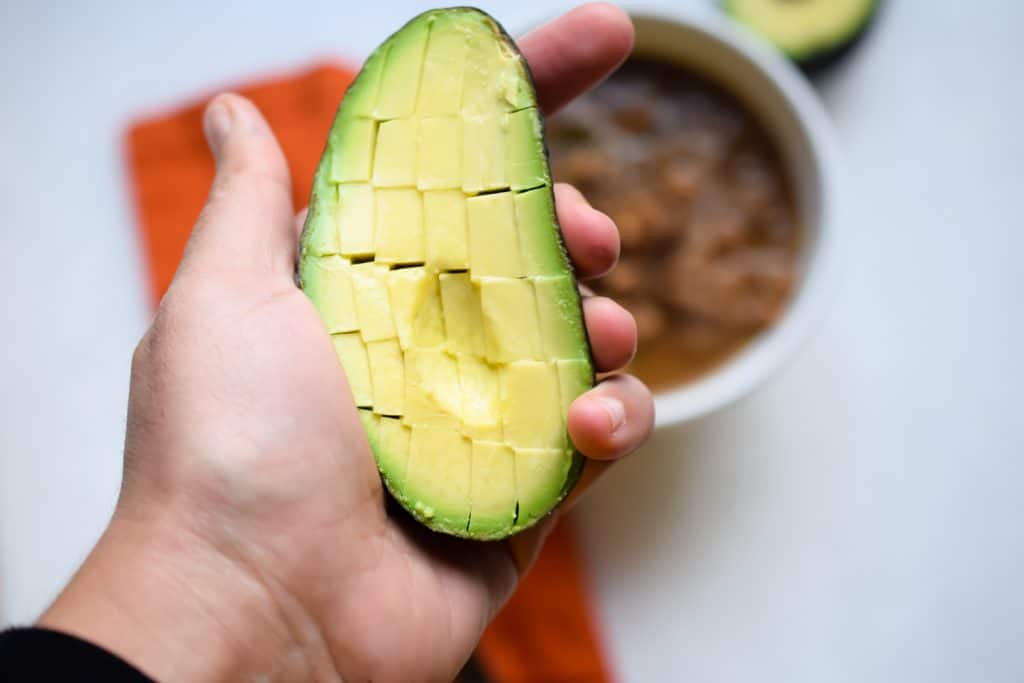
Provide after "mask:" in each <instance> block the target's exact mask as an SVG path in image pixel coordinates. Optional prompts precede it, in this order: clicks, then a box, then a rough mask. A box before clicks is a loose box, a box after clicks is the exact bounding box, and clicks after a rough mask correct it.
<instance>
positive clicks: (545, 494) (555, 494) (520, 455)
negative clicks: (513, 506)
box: [515, 448, 572, 528]
mask: <svg viewBox="0 0 1024 683" xmlns="http://www.w3.org/2000/svg"><path fill="white" fill-rule="evenodd" d="M566 456H567V452H566V451H565V450H561V449H557V448H517V449H515V461H516V497H517V501H518V503H519V517H518V519H517V520H516V527H517V528H525V527H528V526H530V525H531V524H533V523H534V522H536V521H537V520H538V519H540V518H541V517H544V516H545V515H546V514H547V513H548V512H550V511H551V501H552V500H556V501H557V500H558V499H559V498H560V497H561V496H562V495H564V491H565V485H566V481H567V479H568V475H569V471H570V465H571V464H572V459H571V458H569V457H566Z"/></svg>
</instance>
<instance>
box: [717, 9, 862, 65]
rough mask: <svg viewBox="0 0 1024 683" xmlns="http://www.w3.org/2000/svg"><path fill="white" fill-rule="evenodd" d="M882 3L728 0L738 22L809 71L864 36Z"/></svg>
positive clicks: (730, 11)
mask: <svg viewBox="0 0 1024 683" xmlns="http://www.w3.org/2000/svg"><path fill="white" fill-rule="evenodd" d="M879 4H880V0H724V2H723V5H724V8H725V10H726V12H728V13H729V14H730V15H731V16H732V17H733V18H734V19H736V20H737V21H739V22H740V23H741V24H744V25H745V26H747V27H748V28H750V29H751V30H753V31H754V32H755V33H757V34H759V35H760V36H762V37H763V38H765V39H767V40H768V41H769V42H771V43H772V44H774V45H775V46H776V47H777V48H779V49H780V50H781V51H782V52H783V53H785V54H786V56H788V57H789V58H790V59H792V60H793V61H795V62H797V63H798V64H800V65H801V66H804V67H805V68H813V67H816V66H819V65H824V64H825V63H828V62H831V61H832V60H833V59H835V58H836V57H838V56H839V55H841V54H843V53H845V52H846V50H847V49H848V48H849V47H851V46H852V45H853V44H854V43H855V42H856V40H857V39H858V38H859V37H860V36H861V35H862V34H863V33H864V31H865V30H866V29H867V27H868V25H869V24H870V23H871V19H872V18H873V17H874V15H875V12H876V10H877V8H878V5H879Z"/></svg>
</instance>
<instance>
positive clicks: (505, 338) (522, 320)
mask: <svg viewBox="0 0 1024 683" xmlns="http://www.w3.org/2000/svg"><path fill="white" fill-rule="evenodd" d="M480 310H481V313H482V317H483V323H484V345H485V349H486V357H487V360H488V361H490V362H492V363H507V362H510V361H515V360H529V359H536V358H541V357H542V354H541V338H540V323H539V321H538V318H537V305H536V299H535V297H534V294H533V287H531V286H530V281H529V280H520V279H515V278H507V277H488V278H481V280H480Z"/></svg>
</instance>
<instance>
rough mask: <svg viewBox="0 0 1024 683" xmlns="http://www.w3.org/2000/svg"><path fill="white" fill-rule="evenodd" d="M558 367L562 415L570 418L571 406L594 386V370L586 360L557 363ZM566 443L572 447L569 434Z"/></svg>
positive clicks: (560, 361)
mask: <svg viewBox="0 0 1024 683" xmlns="http://www.w3.org/2000/svg"><path fill="white" fill-rule="evenodd" d="M555 365H556V366H557V367H558V393H559V398H560V400H561V402H562V415H566V416H568V414H569V406H571V405H572V402H573V401H575V400H576V399H577V398H579V397H580V396H582V395H583V394H585V393H586V392H588V391H589V390H590V388H591V387H592V386H594V369H593V367H592V366H591V365H590V361H589V360H588V359H586V358H576V359H572V360H559V361H555ZM566 442H567V444H568V445H570V446H571V445H572V442H571V439H570V437H569V434H568V432H566Z"/></svg>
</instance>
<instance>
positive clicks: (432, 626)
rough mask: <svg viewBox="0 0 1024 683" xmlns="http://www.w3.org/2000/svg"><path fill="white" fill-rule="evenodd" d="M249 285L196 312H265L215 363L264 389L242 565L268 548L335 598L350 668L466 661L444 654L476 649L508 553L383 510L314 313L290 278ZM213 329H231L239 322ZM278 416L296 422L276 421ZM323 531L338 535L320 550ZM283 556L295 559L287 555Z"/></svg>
mask: <svg viewBox="0 0 1024 683" xmlns="http://www.w3.org/2000/svg"><path fill="white" fill-rule="evenodd" d="M253 284H254V282H251V281H246V280H244V281H243V282H241V283H240V284H239V286H238V287H237V288H234V289H235V294H234V295H233V296H232V297H223V296H222V297H221V301H224V302H225V303H224V306H225V308H227V309H229V310H217V309H214V310H211V309H210V308H208V307H206V308H202V310H205V311H208V312H209V313H210V314H211V323H212V322H213V321H214V320H218V319H219V320H238V319H241V314H242V313H243V312H244V311H252V310H259V311H261V313H260V315H258V316H249V318H248V320H249V324H250V325H251V329H250V330H247V331H246V332H247V333H246V334H243V335H242V336H243V337H244V338H245V339H246V340H247V341H248V342H251V343H252V344H255V348H253V347H252V344H250V350H249V352H248V353H247V354H246V355H245V356H240V357H239V360H242V359H243V358H244V359H245V362H244V364H243V363H239V364H237V365H235V366H234V367H232V366H228V367H224V368H223V370H224V377H223V380H224V384H223V390H224V391H230V392H237V391H239V390H240V389H242V390H244V388H245V387H246V386H248V387H250V388H251V393H252V395H258V396H259V399H258V401H257V402H256V403H255V404H250V405H248V406H247V411H246V412H247V414H248V421H249V423H250V428H251V429H252V430H253V431H254V433H258V434H261V435H262V436H261V441H260V443H261V444H265V445H266V448H263V447H261V449H260V450H261V454H260V456H259V459H258V460H256V464H257V466H247V467H244V468H242V469H240V470H239V471H236V472H235V473H234V477H235V487H236V489H239V490H242V491H247V492H248V493H247V494H246V495H247V496H251V497H252V499H251V502H252V509H253V510H262V511H265V512H264V514H262V515H260V516H252V515H249V516H248V517H247V526H249V528H248V529H247V533H246V534H245V538H244V552H245V553H246V555H247V556H248V558H249V561H254V560H256V559H257V558H265V557H273V558H275V561H274V563H273V565H272V566H267V567H266V568H263V569H261V571H265V572H268V573H269V572H274V573H281V572H282V568H283V567H284V568H285V569H284V571H285V572H286V573H287V576H285V575H282V576H280V577H279V578H280V580H282V581H287V584H288V585H301V586H302V589H301V591H302V593H303V594H302V595H299V596H298V598H299V599H300V600H301V601H303V602H305V603H307V604H310V605H313V604H317V605H328V606H330V609H328V611H327V613H326V614H325V615H324V621H325V625H326V628H325V639H326V640H327V644H328V645H329V647H330V649H331V651H332V654H333V655H334V657H335V660H336V661H340V662H344V667H351V672H352V675H353V676H354V677H355V678H359V677H361V676H368V677H372V678H373V679H374V680H411V679H412V678H414V677H418V676H424V674H427V675H426V676H425V677H426V678H428V679H430V680H434V679H438V680H440V679H444V678H449V679H450V678H451V677H452V676H453V675H454V674H455V673H456V670H457V668H458V666H459V664H460V663H461V656H452V653H465V652H468V651H469V650H470V649H472V646H473V644H474V643H475V642H476V639H477V638H478V637H479V633H480V629H481V626H482V623H484V622H482V621H481V620H482V619H483V618H489V617H490V616H491V615H490V613H489V612H490V609H491V608H490V607H489V605H490V599H489V596H490V595H491V591H492V589H493V587H494V586H493V582H496V581H499V582H504V583H505V585H506V586H511V583H512V581H513V580H514V576H515V575H514V571H515V570H514V568H513V566H512V564H511V562H510V555H509V554H508V551H507V550H506V549H504V548H502V547H501V546H500V545H499V544H480V543H468V542H463V541H458V540H456V539H447V538H444V537H440V536H437V535H436V534H432V533H430V532H426V531H425V530H421V529H420V528H419V527H418V526H417V525H415V523H411V522H409V520H407V519H406V518H405V517H404V515H403V514H401V513H399V514H397V515H395V516H393V517H392V516H389V515H388V514H387V513H386V511H385V510H386V507H385V502H384V495H385V494H384V492H383V489H382V486H381V483H380V478H379V476H378V475H377V470H376V467H375V466H374V464H373V458H372V457H371V455H370V450H369V444H368V443H367V441H366V438H365V436H364V435H363V430H362V428H361V425H360V421H359V418H358V415H357V413H356V409H355V406H354V405H353V403H352V400H351V398H350V397H349V392H348V390H347V387H346V385H345V384H344V382H345V378H344V374H343V372H342V371H341V368H340V366H339V364H338V362H337V359H336V357H335V355H334V350H333V348H332V346H331V344H330V342H329V341H328V340H327V337H326V336H325V335H324V331H323V325H322V323H321V322H320V319H319V317H318V315H317V313H316V311H315V309H314V308H313V306H312V304H310V303H309V300H308V299H307V298H306V297H305V296H304V295H303V294H302V293H301V292H299V291H298V290H295V289H294V288H292V289H291V290H290V291H289V290H283V291H282V292H281V293H280V294H277V295H276V294H275V292H273V291H266V292H261V291H260V290H258V289H255V288H254V287H253V286H252V285H253ZM222 294H223V292H222ZM261 304H262V305H261ZM231 309H233V310H231ZM207 330H210V328H207ZM215 334H217V336H218V337H219V336H220V335H221V334H223V335H224V339H225V340H227V339H235V338H237V337H238V330H237V329H235V328H231V329H225V330H222V331H221V332H217V333H215ZM209 341H210V340H209V339H207V343H209ZM225 343H228V342H227V341H225ZM266 387H274V388H275V389H274V391H271V392H267V391H265V390H264V388H266ZM247 393H248V392H247ZM281 415H288V416H290V417H291V416H299V418H298V419H297V420H295V419H289V420H287V421H285V422H282V423H280V424H278V423H277V418H278V416H281ZM236 424H237V422H236ZM268 426H272V427H273V428H272V429H271V430H270V433H271V434H272V435H273V438H272V439H271V440H267V439H266V435H267V433H268ZM254 441H255V439H254ZM300 464H301V465H300ZM250 465H251V463H250ZM274 530H276V533H275V532H274ZM324 539H333V540H332V542H331V543H329V544H328V545H326V546H325V545H324ZM281 558H291V559H290V562H289V563H288V565H284V564H282V563H281V562H280V559H281ZM294 577H302V580H301V583H300V582H297V581H295V579H294ZM341 577H344V579H343V580H342V578H341ZM307 593H308V594H307ZM349 595H359V596H361V599H360V601H359V602H358V603H353V602H351V601H349V600H345V599H344V597H345V596H349ZM342 673H345V669H344V668H343V671H342Z"/></svg>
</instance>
